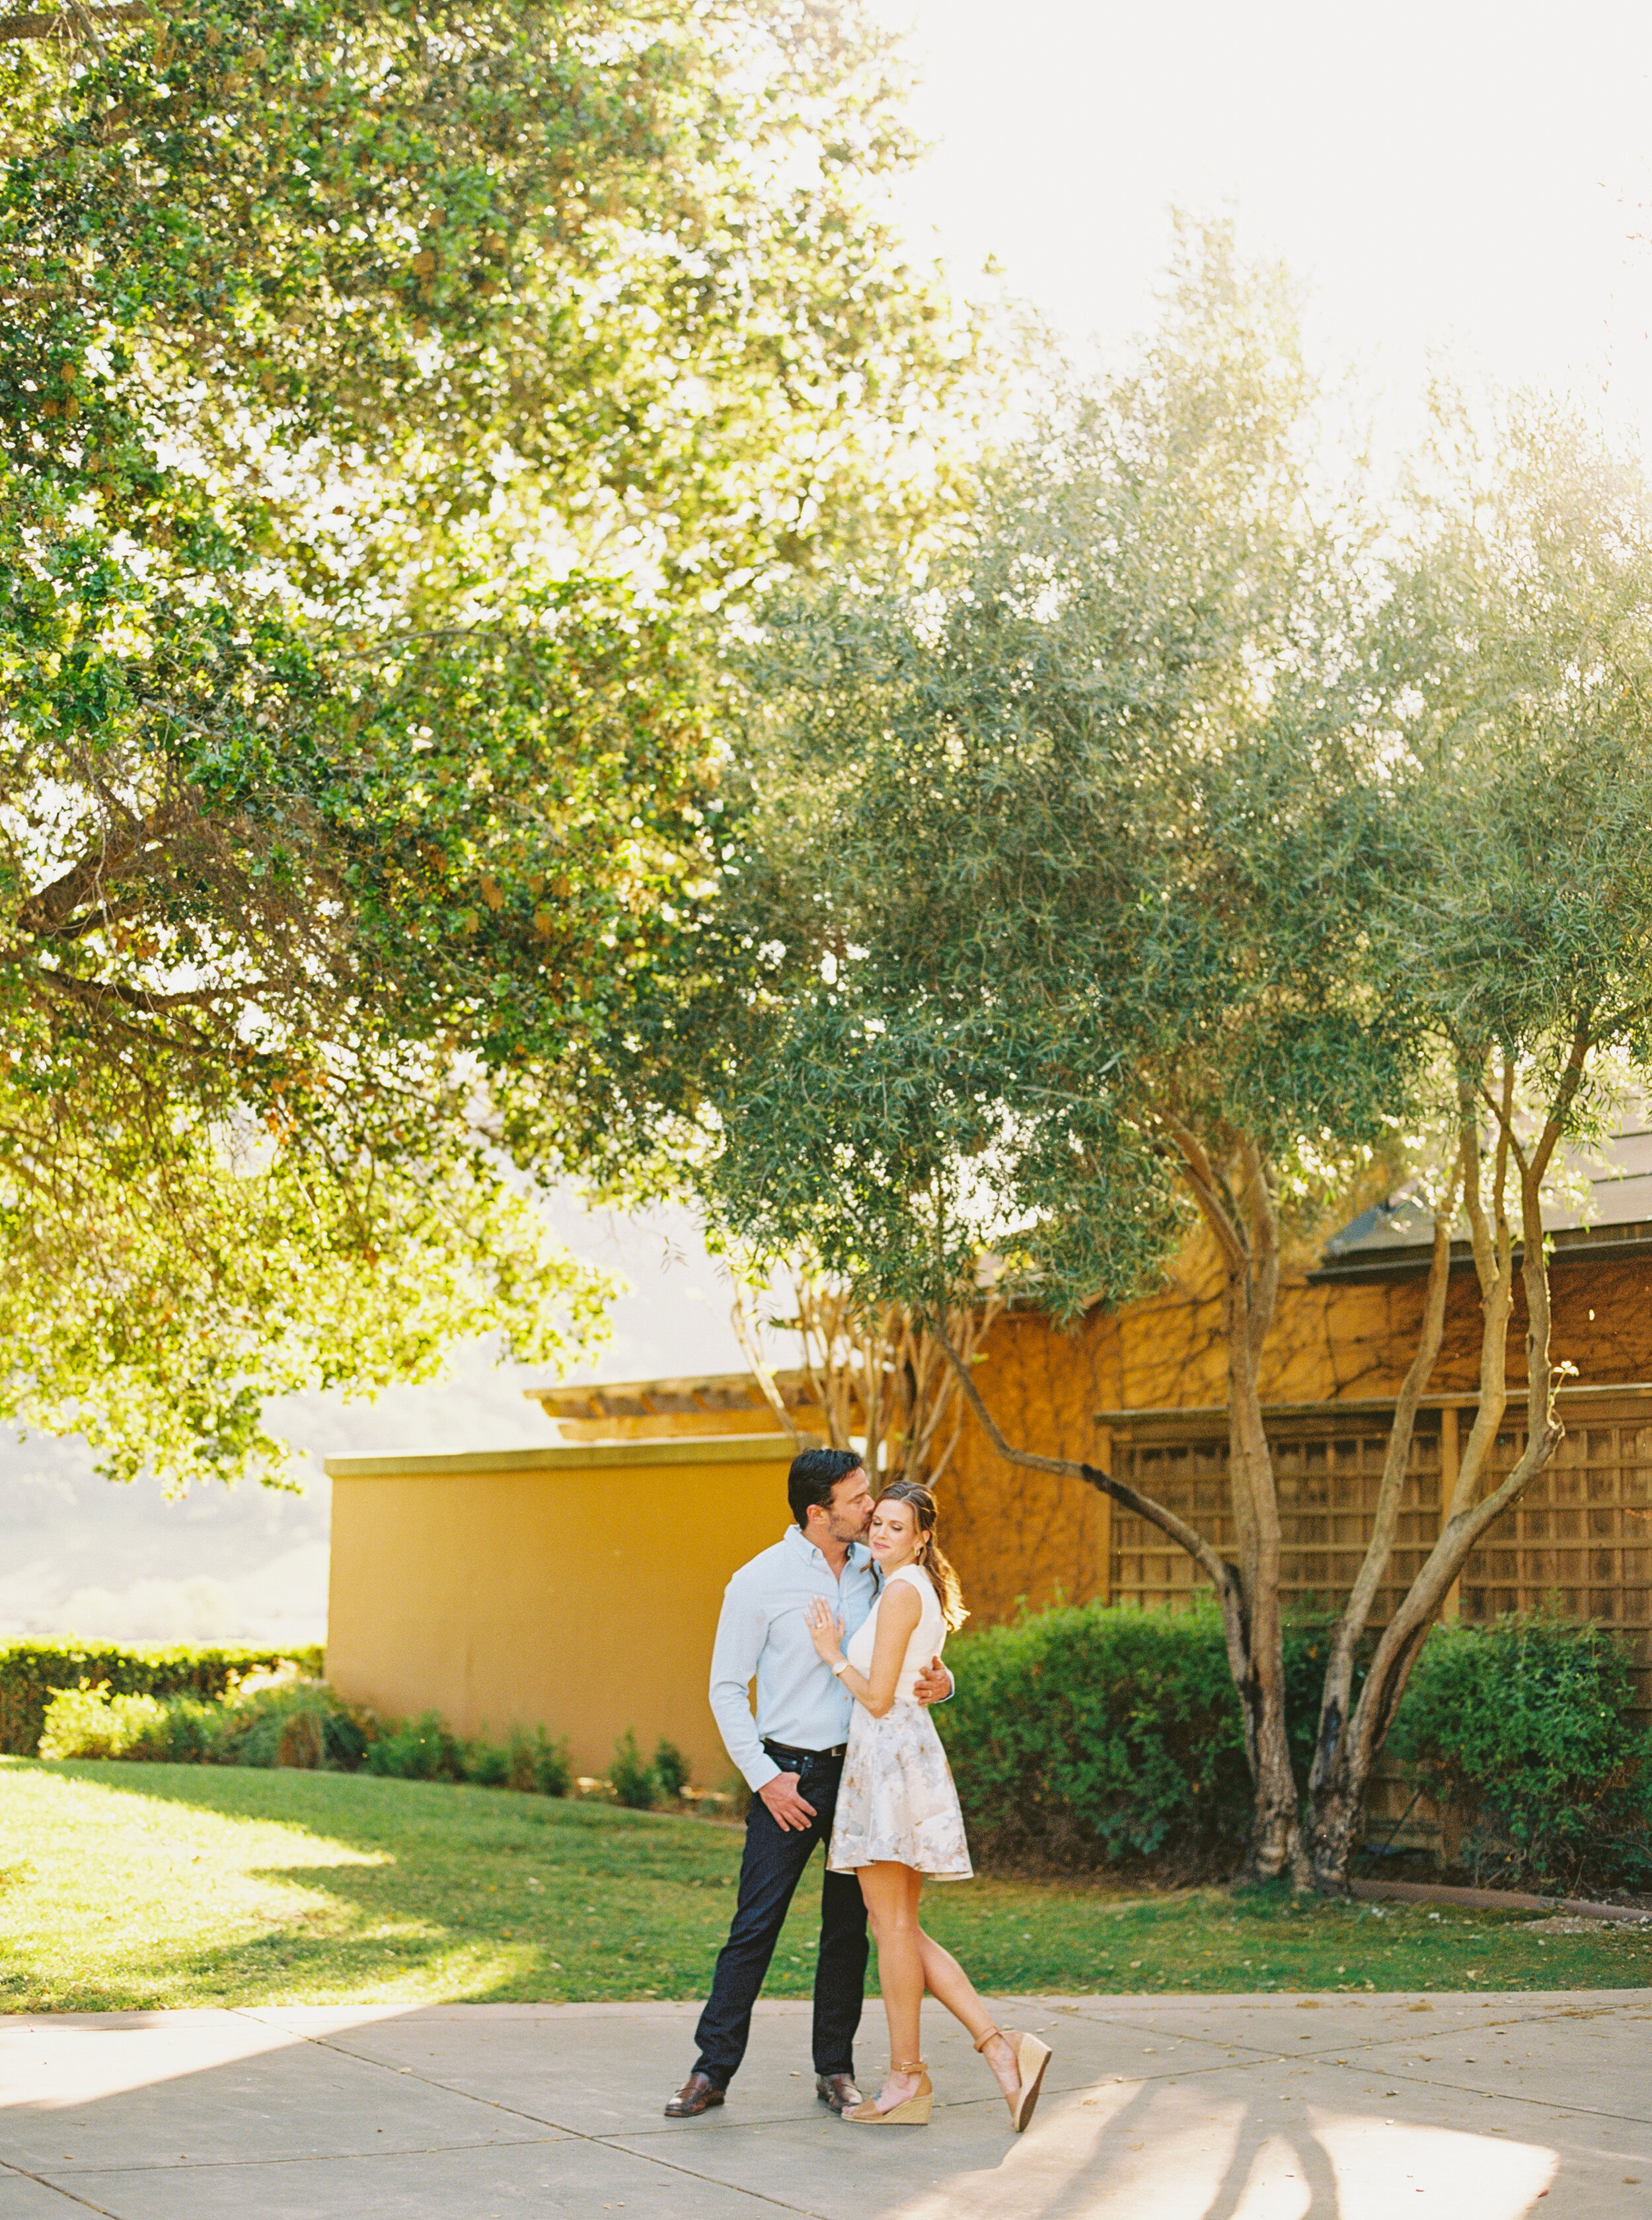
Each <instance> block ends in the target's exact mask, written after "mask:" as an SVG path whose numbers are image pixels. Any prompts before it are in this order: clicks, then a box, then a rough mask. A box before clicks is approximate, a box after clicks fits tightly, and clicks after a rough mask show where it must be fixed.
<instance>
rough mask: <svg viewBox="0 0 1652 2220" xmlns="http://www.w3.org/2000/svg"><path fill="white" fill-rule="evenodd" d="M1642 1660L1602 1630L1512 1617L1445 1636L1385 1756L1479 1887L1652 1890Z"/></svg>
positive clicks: (1424, 1663)
mask: <svg viewBox="0 0 1652 2220" xmlns="http://www.w3.org/2000/svg"><path fill="white" fill-rule="evenodd" d="M1633 1699H1634V1680H1633V1659H1632V1656H1631V1654H1630V1649H1629V1646H1628V1645H1627V1644H1626V1643H1624V1641H1623V1640H1622V1639H1621V1637H1616V1636H1613V1635H1611V1634H1609V1633H1606V1632H1604V1631H1602V1630H1601V1629H1600V1628H1599V1627H1597V1626H1593V1625H1577V1624H1572V1623H1570V1622H1568V1621H1565V1620H1562V1619H1556V1618H1543V1617H1524V1616H1515V1615H1511V1616H1509V1617H1507V1618H1499V1619H1497V1620H1494V1621H1493V1623H1492V1624H1489V1625H1487V1626H1473V1625H1465V1624H1461V1623H1459V1624H1456V1625H1444V1626H1437V1627H1436V1628H1435V1629H1434V1630H1433V1631H1432V1633H1431V1635H1430V1636H1429V1638H1428V1643H1427V1646H1426V1647H1425V1648H1424V1651H1423V1654H1422V1656H1421V1657H1420V1658H1419V1659H1418V1662H1417V1665H1416V1668H1415V1669H1414V1670H1413V1672H1412V1677H1411V1682H1410V1685H1409V1687H1407V1689H1406V1695H1405V1698H1404V1700H1403V1702H1402V1703H1401V1705H1400V1712H1399V1714H1398V1716H1397V1718H1395V1720H1394V1724H1393V1731H1392V1732H1391V1734H1390V1735H1389V1737H1388V1747H1389V1749H1390V1750H1391V1751H1392V1752H1393V1755H1394V1756H1395V1757H1397V1758H1398V1759H1399V1760H1400V1763H1401V1765H1402V1766H1403V1767H1404V1768H1405V1770H1406V1774H1407V1776H1408V1778H1409V1779H1410V1780H1411V1782H1412V1785H1413V1787H1418V1788H1421V1789H1422V1790H1424V1792H1425V1793H1426V1794H1427V1795H1428V1796H1429V1797H1430V1799H1431V1800H1432V1801H1433V1803H1434V1804H1435V1805H1436V1806H1437V1808H1438V1810H1439V1811H1440V1812H1441V1815H1442V1817H1443V1820H1444V1821H1445V1824H1446V1826H1447V1829H1448V1832H1449V1836H1455V1837H1456V1840H1457V1843H1458V1846H1459V1847H1458V1849H1457V1855H1458V1856H1459V1857H1460V1858H1461V1859H1462V1862H1463V1863H1464V1864H1465V1865H1467V1866H1468V1868H1469V1869H1470V1870H1471V1872H1472V1873H1473V1874H1474V1877H1475V1879H1476V1880H1481V1879H1485V1880H1493V1881H1494V1882H1496V1883H1498V1884H1499V1885H1509V1886H1513V1885H1518V1884H1522V1883H1526V1882H1530V1881H1538V1882H1542V1883H1544V1884H1546V1885H1548V1886H1556V1885H1558V1886H1562V1887H1563V1888H1565V1889H1568V1890H1569V1891H1574V1892H1575V1891H1576V1890H1577V1889H1578V1888H1579V1887H1580V1886H1582V1885H1584V1884H1586V1883H1589V1882H1593V1883H1594V1884H1595V1885H1598V1886H1613V1885H1616V1886H1629V1887H1631V1888H1644V1887H1646V1886H1648V1884H1649V1882H1652V1736H1649V1735H1648V1734H1647V1732H1646V1731H1645V1730H1644V1729H1643V1728H1640V1727H1637V1726H1636V1725H1635V1724H1632V1722H1631V1721H1630V1718H1629V1716H1628V1707H1629V1706H1630V1703H1631V1702H1632V1701H1633Z"/></svg>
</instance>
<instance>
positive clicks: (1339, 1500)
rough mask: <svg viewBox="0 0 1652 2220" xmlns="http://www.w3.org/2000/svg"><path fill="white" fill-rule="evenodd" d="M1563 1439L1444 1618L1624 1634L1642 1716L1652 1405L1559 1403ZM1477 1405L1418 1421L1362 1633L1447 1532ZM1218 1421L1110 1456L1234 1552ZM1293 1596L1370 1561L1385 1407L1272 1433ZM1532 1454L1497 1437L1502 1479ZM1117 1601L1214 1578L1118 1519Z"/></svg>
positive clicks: (1651, 1650) (1300, 1421)
mask: <svg viewBox="0 0 1652 2220" xmlns="http://www.w3.org/2000/svg"><path fill="white" fill-rule="evenodd" d="M1561 1412H1562V1417H1563V1418H1564V1419H1566V1421H1567V1429H1568V1430H1567V1436H1566V1439H1565V1440H1564V1441H1563V1442H1562V1444H1561V1448H1560V1451H1559V1454H1558V1456H1556V1458H1555V1462H1553V1463H1552V1464H1551V1465H1550V1466H1549V1469H1548V1470H1547V1471H1546V1472H1545V1473H1543V1474H1542V1475H1540V1476H1539V1478H1538V1479H1537V1481H1535V1482H1534V1483H1533V1485H1532V1487H1530V1489H1529V1490H1528V1491H1527V1493H1526V1494H1525V1495H1524V1497H1523V1498H1522V1499H1521V1500H1520V1502H1519V1503H1518V1504H1517V1505H1516V1506H1515V1507H1514V1508H1513V1509H1512V1511H1509V1512H1506V1513H1505V1514H1504V1517H1503V1518H1501V1519H1500V1520H1499V1523H1498V1525H1496V1526H1495V1527H1494V1528H1493V1531H1492V1533H1491V1535H1490V1537H1488V1539H1487V1542H1486V1543H1484V1545H1483V1546H1482V1547H1481V1549H1479V1550H1476V1551H1475V1552H1474V1555H1473V1556H1471V1557H1470V1558H1469V1560H1468V1565H1467V1567H1466V1568H1464V1572H1463V1575H1462V1581H1461V1583H1460V1588H1459V1592H1458V1593H1457V1594H1456V1595H1455V1596H1453V1598H1452V1599H1451V1600H1450V1601H1449V1603H1448V1606H1447V1615H1448V1616H1455V1615H1456V1613H1457V1612H1459V1611H1460V1612H1461V1614H1462V1617H1463V1618H1468V1619H1471V1620H1476V1621H1483V1620H1487V1619H1491V1618H1496V1617H1498V1616H1499V1614H1500V1613H1501V1612H1509V1611H1537V1610H1541V1609H1543V1608H1550V1609H1554V1610H1557V1611H1559V1612H1561V1613H1562V1615H1563V1616H1565V1617H1567V1618H1580V1619H1582V1618H1593V1619H1598V1620H1599V1621H1600V1623H1601V1624H1603V1625H1605V1626H1609V1627H1611V1628H1612V1629H1613V1631H1616V1632H1618V1633H1619V1634H1622V1635H1624V1637H1626V1638H1627V1639H1628V1640H1629V1641H1630V1643H1632V1644H1633V1645H1634V1649H1635V1654H1636V1663H1637V1667H1638V1674H1637V1687H1638V1694H1639V1703H1638V1704H1637V1706H1636V1708H1637V1710H1642V1711H1652V1395H1649V1394H1644V1393H1633V1394H1621V1395H1617V1394H1611V1395H1605V1396H1603V1395H1601V1394H1598V1393H1593V1394H1573V1395H1568V1396H1565V1397H1563V1398H1562V1402H1561ZM1472 1418H1473V1412H1472V1409H1471V1408H1468V1407H1462V1408H1459V1409H1448V1410H1445V1411H1443V1412H1442V1411H1429V1412H1424V1413H1423V1414H1422V1416H1421V1417H1420V1418H1419V1419H1418V1428H1417V1431H1416V1434H1415V1436H1414V1437H1413V1439H1412V1450H1411V1458H1410V1462H1409V1466H1408V1469H1407V1472H1406V1494H1405V1497H1404V1500H1403V1502H1402V1506H1401V1510H1400V1524H1399V1528H1398V1531H1397V1533H1396V1537H1395V1543H1394V1550H1393V1557H1392V1559H1391V1560H1390V1563H1389V1568H1388V1574H1387V1579H1386V1580H1385V1581H1384V1582H1383V1584H1382V1586H1381V1587H1380V1588H1379V1589H1378V1591H1377V1595H1376V1599H1375V1604H1374V1606H1373V1609H1372V1612H1371V1616H1370V1619H1369V1622H1368V1623H1369V1624H1371V1625H1372V1626H1373V1627H1381V1626H1382V1625H1384V1624H1387V1618H1388V1617H1389V1614H1390V1613H1391V1612H1393V1609H1394V1608H1395V1606H1396V1605H1397V1604H1398V1602H1399V1600H1400V1596H1401V1595H1402V1594H1403V1593H1405V1590H1406V1587H1408V1585H1409V1584H1410V1582H1411V1581H1412V1578H1413V1577H1414V1576H1415V1575H1416V1573H1417V1571H1418V1568H1420V1566H1421V1565H1422V1562H1423V1561H1424V1557H1425V1556H1426V1555H1427V1553H1428V1550H1430V1548H1431V1546H1432V1544H1433V1542H1434V1539H1435V1537H1436V1535H1437V1533H1438V1531H1439V1518H1440V1503H1441V1483H1442V1472H1443V1469H1449V1471H1450V1472H1451V1473H1453V1474H1455V1472H1456V1456H1457V1453H1458V1447H1459V1442H1460V1439H1461V1440H1462V1441H1466V1439H1467V1436H1468V1426H1469V1425H1470V1423H1471V1422H1472ZM1269 1440H1270V1442H1271V1444H1272V1446H1273V1450H1274V1464H1275V1476H1276V1481H1277V1486H1278V1491H1279V1504H1280V1520H1281V1539H1282V1543H1283V1546H1284V1566H1283V1580H1282V1583H1281V1585H1282V1587H1283V1590H1284V1593H1285V1595H1286V1596H1287V1599H1290V1600H1316V1601H1319V1602H1324V1603H1331V1604H1334V1603H1337V1602H1340V1601H1341V1600H1342V1598H1343V1596H1345V1595H1346V1593H1347V1592H1348V1589H1349V1587H1350V1584H1351V1582H1352V1581H1353V1578H1354V1575H1355V1573H1356V1570H1357V1568H1358V1565H1359V1562H1360V1559H1361V1557H1362V1556H1363V1554H1364V1550H1365V1545H1366V1538H1367V1537H1368V1533H1369V1531H1370V1524H1371V1518H1372V1516H1373V1514H1374V1512H1375V1506H1376V1497H1377V1489H1378V1487H1379V1484H1380V1482H1381V1475H1382V1462H1383V1458H1384V1456H1385V1455H1386V1453H1387V1412H1384V1411H1382V1410H1381V1409H1378V1410H1376V1411H1375V1412H1373V1411H1370V1410H1362V1411H1349V1410H1339V1409H1338V1408H1337V1406H1335V1405H1322V1406H1319V1407H1318V1409H1316V1410H1312V1411H1306V1412H1305V1411H1297V1412H1289V1413H1286V1414H1281V1415H1280V1416H1279V1417H1278V1418H1276V1419H1274V1420H1273V1421H1271V1422H1270V1425H1269ZM1523 1447H1524V1431H1523V1430H1522V1429H1521V1428H1519V1427H1518V1426H1510V1427H1508V1428H1506V1430H1505V1431H1504V1432H1503V1433H1502V1434H1501V1436H1500V1437H1499V1441H1498V1444H1497V1449H1496V1451H1495V1454H1494V1457H1493V1477H1497V1476H1500V1475H1502V1474H1504V1473H1506V1472H1507V1471H1509V1470H1510V1469H1511V1468H1512V1462H1513V1460H1514V1459H1515V1458H1516V1457H1517V1456H1518V1455H1519V1454H1520V1451H1521V1450H1522V1448H1523ZM1113 1466H1114V1469H1115V1470H1116V1471H1117V1473H1118V1475H1119V1477H1120V1478H1121V1479H1125V1480H1128V1481H1131V1484H1132V1485H1133V1486H1135V1487H1139V1488H1140V1489H1141V1490H1142V1492H1143V1493H1144V1494H1148V1495H1151V1496H1154V1497H1156V1499H1157V1500H1158V1501H1160V1502H1162V1503H1163V1504H1164V1505H1166V1506H1167V1507H1169V1509H1171V1510H1173V1511H1175V1512H1179V1513H1180V1514H1181V1517H1182V1518H1186V1519H1187V1520H1188V1523H1189V1524H1190V1525H1194V1526H1197V1527H1198V1528H1199V1529H1200V1531H1201V1532H1204V1533H1206V1534H1207V1535H1209V1537H1210V1538H1211V1539H1212V1540H1213V1542H1214V1543H1215V1544H1216V1546H1217V1547H1218V1549H1219V1550H1221V1551H1222V1552H1223V1553H1224V1555H1226V1556H1231V1554H1232V1552H1233V1546H1234V1541H1233V1523H1232V1514H1231V1508H1230V1504H1229V1497H1228V1487H1227V1438H1226V1431H1225V1427H1221V1428H1220V1430H1219V1422H1218V1421H1215V1420H1213V1418H1212V1416H1211V1415H1210V1414H1206V1413H1203V1412H1200V1413H1189V1414H1188V1417H1187V1418H1186V1419H1175V1418H1172V1417H1169V1415H1164V1416H1159V1417H1156V1418H1154V1419H1150V1420H1146V1421H1144V1422H1142V1423H1141V1424H1139V1425H1136V1426H1127V1425H1119V1423H1118V1420H1117V1418H1116V1416H1115V1418H1114V1419H1113ZM1109 1569H1110V1574H1111V1580H1110V1584H1109V1587H1110V1593H1111V1595H1112V1596H1113V1599H1114V1600H1116V1601H1118V1602H1120V1603H1138V1604H1177V1603H1184V1602H1187V1601H1189V1600H1191V1599H1192V1598H1193V1597H1194V1595H1195V1594H1196V1593H1201V1592H1202V1590H1203V1588H1204V1586H1205V1583H1204V1581H1203V1579H1202V1577H1201V1576H1200V1575H1197V1574H1196V1573H1195V1571H1194V1566H1193V1564H1192V1562H1191V1560H1190V1559H1189V1558H1188V1556H1186V1554H1185V1553H1184V1552H1183V1551H1182V1550H1178V1549H1177V1548H1176V1547H1175V1544H1174V1543H1169V1542H1167V1541H1165V1540H1164V1539H1163V1537H1161V1536H1160V1535H1159V1533H1158V1532H1157V1531H1156V1529H1155V1528H1153V1527H1150V1526H1149V1525H1147V1523H1146V1522H1145V1520H1144V1519H1141V1518H1134V1517H1132V1516H1131V1515H1130V1514H1129V1513H1127V1512H1122V1511H1118V1510H1115V1512H1114V1514H1113V1534H1112V1551H1111V1562H1110V1568H1109Z"/></svg>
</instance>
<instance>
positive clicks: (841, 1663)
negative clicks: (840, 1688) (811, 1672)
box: [832, 1657, 849, 1681]
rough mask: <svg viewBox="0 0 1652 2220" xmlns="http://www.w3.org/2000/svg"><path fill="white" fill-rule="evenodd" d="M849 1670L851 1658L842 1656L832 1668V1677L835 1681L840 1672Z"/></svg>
mask: <svg viewBox="0 0 1652 2220" xmlns="http://www.w3.org/2000/svg"><path fill="white" fill-rule="evenodd" d="M848 1670H849V1660H848V1659H847V1658H846V1657H840V1658H839V1659H838V1662H837V1663H836V1664H835V1665H834V1666H833V1667H832V1679H833V1680H834V1681H835V1680H836V1679H837V1677H838V1674H840V1673H846V1672H847V1671H848Z"/></svg>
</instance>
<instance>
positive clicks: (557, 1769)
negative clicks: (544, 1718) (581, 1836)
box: [461, 1724, 573, 1796]
mask: <svg viewBox="0 0 1652 2220" xmlns="http://www.w3.org/2000/svg"><path fill="white" fill-rule="evenodd" d="M461 1762H462V1764H463V1767H464V1778H465V1780H469V1781H472V1782H474V1783H475V1785H476V1786H477V1787H478V1788H514V1789H516V1790H518V1791H519V1792H521V1793H527V1794H528V1795H539V1796H565V1795H566V1794H567V1793H568V1792H569V1790H570V1788H571V1787H572V1786H573V1773H572V1770H571V1768H570V1765H569V1762H568V1745H567V1743H566V1741H565V1740H554V1739H553V1738H552V1736H551V1735H550V1733H549V1732H548V1731H547V1730H546V1729H545V1728H544V1727H542V1726H540V1727H533V1728H529V1727H525V1726H522V1725H521V1724H517V1725H515V1726H514V1727H512V1729H511V1730H510V1732H509V1733H508V1735H507V1737H505V1739H504V1741H503V1742H502V1743H496V1742H489V1739H488V1735H487V1730H486V1729H485V1728H484V1729H483V1731H482V1733H481V1734H479V1735H477V1737H474V1738H473V1739H472V1740H471V1741H470V1742H467V1743H465V1744H464V1749H463V1754H462V1760H461Z"/></svg>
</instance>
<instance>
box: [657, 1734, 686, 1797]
mask: <svg viewBox="0 0 1652 2220" xmlns="http://www.w3.org/2000/svg"><path fill="white" fill-rule="evenodd" d="M653 1774H654V1778H655V1780H657V1781H658V1783H659V1793H660V1794H661V1795H662V1796H663V1797H664V1798H665V1799H666V1800H667V1801H668V1802H670V1801H672V1800H674V1799H676V1798H678V1797H680V1796H681V1795H682V1793H683V1790H684V1789H685V1788H686V1787H688V1785H689V1761H688V1759H687V1758H686V1757H684V1755H683V1752H682V1751H681V1750H680V1749H678V1748H677V1746H676V1743H674V1742H668V1741H667V1740H666V1738H665V1737H664V1735H662V1736H661V1737H660V1738H659V1744H658V1748H657V1749H656V1750H655V1752H654V1764H653Z"/></svg>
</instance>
